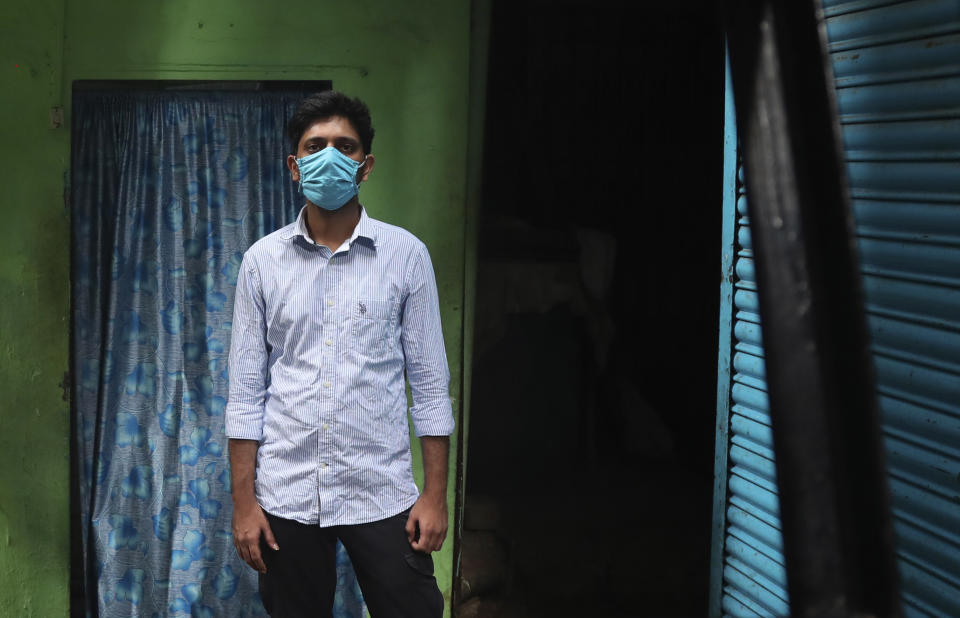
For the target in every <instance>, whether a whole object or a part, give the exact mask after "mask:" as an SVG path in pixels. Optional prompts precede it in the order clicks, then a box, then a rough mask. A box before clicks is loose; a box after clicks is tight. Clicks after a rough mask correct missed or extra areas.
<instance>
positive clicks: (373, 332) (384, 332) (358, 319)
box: [353, 298, 395, 360]
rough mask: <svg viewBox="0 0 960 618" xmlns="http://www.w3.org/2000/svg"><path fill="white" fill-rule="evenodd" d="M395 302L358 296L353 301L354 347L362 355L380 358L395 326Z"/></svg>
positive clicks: (374, 358)
mask: <svg viewBox="0 0 960 618" xmlns="http://www.w3.org/2000/svg"><path fill="white" fill-rule="evenodd" d="M393 309H394V303H393V301H389V300H373V299H365V298H358V299H357V300H355V301H354V303H353V349H354V351H355V352H356V353H357V354H359V355H360V356H365V357H368V358H370V359H372V360H380V359H381V358H382V357H383V356H384V354H385V352H386V346H387V341H388V340H389V338H390V334H391V333H392V332H393V328H394V319H395V318H394V311H393Z"/></svg>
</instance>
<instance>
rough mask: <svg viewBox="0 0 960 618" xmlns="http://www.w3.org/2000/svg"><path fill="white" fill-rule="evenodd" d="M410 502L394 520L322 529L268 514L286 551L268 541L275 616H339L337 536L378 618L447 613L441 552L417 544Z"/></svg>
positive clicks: (267, 595)
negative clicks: (440, 580) (410, 530)
mask: <svg viewBox="0 0 960 618" xmlns="http://www.w3.org/2000/svg"><path fill="white" fill-rule="evenodd" d="M409 514H410V511H409V509H408V510H406V511H404V512H403V513H400V514H399V515H395V516H393V517H388V518H387V519H384V520H381V521H376V522H371V523H368V524H358V525H354V526H331V527H328V528H321V527H320V526H316V525H309V524H302V523H300V522H297V521H291V520H289V519H281V518H280V517H275V516H273V515H271V514H270V513H267V519H268V520H269V522H270V528H271V529H272V530H273V536H274V537H275V538H276V539H277V545H279V546H280V550H279V551H273V550H272V549H270V548H269V547H267V545H266V543H264V542H263V541H262V540H261V543H260V549H261V552H262V553H263V561H264V563H265V564H266V566H267V572H266V573H261V574H260V596H261V597H262V599H263V605H264V607H265V608H266V610H267V612H268V613H269V614H270V616H272V618H314V617H322V618H332V616H333V596H334V592H335V591H336V588H337V568H336V552H337V539H339V540H340V542H341V543H343V546H344V547H345V548H346V550H347V553H348V554H349V555H350V561H351V562H352V563H353V570H354V572H356V574H357V581H358V582H359V583H360V590H361V591H362V592H363V600H364V602H365V603H366V604H367V609H368V610H370V616H371V618H394V617H395V618H434V617H436V618H440V617H441V616H442V615H443V595H441V594H440V589H439V588H438V587H437V580H436V579H435V578H434V577H433V558H431V557H430V554H425V553H423V552H418V551H414V550H413V548H411V547H410V543H409V542H408V541H407V532H406V530H405V529H404V527H405V526H406V523H407V517H408V515H409Z"/></svg>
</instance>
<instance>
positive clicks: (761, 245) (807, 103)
mask: <svg viewBox="0 0 960 618" xmlns="http://www.w3.org/2000/svg"><path fill="white" fill-rule="evenodd" d="M722 5H723V9H724V10H723V12H724V18H725V25H726V30H727V37H728V42H729V49H730V59H731V68H732V74H733V89H734V99H735V102H736V107H737V124H738V126H739V128H740V136H741V148H742V153H743V162H744V179H745V182H746V188H747V198H748V210H749V216H750V223H751V229H752V238H753V244H754V252H755V257H756V270H757V287H758V293H759V297H760V314H761V319H762V322H763V337H764V348H765V350H766V352H767V356H766V364H767V383H768V387H769V394H770V414H771V419H772V423H773V437H774V447H775V449H776V462H777V479H778V484H779V488H780V507H781V508H780V510H781V523H782V526H783V536H784V555H785V558H786V563H787V564H786V567H787V579H788V592H789V595H790V606H791V613H792V615H793V616H798V617H806V616H854V615H856V616H860V615H869V616H898V615H900V599H899V590H898V583H897V570H896V562H895V558H894V553H893V534H892V526H891V515H890V507H889V496H888V490H887V486H886V473H885V470H886V468H885V465H884V455H883V449H882V444H881V439H880V423H879V414H878V410H877V405H876V400H875V394H874V381H873V369H872V367H873V364H872V359H871V355H870V350H869V337H868V331H867V326H866V318H865V314H864V304H863V299H862V293H861V282H860V275H859V266H858V260H857V253H856V240H855V237H854V232H853V230H854V227H853V217H852V213H851V208H850V202H849V195H848V191H847V186H846V174H845V169H844V166H843V159H842V148H841V142H840V128H839V123H838V120H837V117H836V105H835V100H834V99H835V94H834V87H833V78H832V70H831V68H830V64H829V58H828V57H827V54H826V51H825V50H826V36H825V30H824V26H823V19H822V9H821V6H820V2H819V1H818V0H782V1H776V0H756V1H749V0H739V1H737V0H726V1H724V2H723V3H722Z"/></svg>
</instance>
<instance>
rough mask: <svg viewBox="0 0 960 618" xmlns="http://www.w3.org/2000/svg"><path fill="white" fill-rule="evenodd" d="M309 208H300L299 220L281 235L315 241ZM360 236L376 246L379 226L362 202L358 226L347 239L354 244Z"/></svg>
mask: <svg viewBox="0 0 960 618" xmlns="http://www.w3.org/2000/svg"><path fill="white" fill-rule="evenodd" d="M307 208H308V206H307V205H304V207H303V208H301V209H300V214H298V215H297V220H296V221H295V222H293V223H292V224H291V225H288V226H287V229H286V230H284V232H283V234H282V235H281V237H282V238H283V239H284V240H290V239H292V238H296V237H297V236H302V237H303V238H304V240H306V241H307V242H309V243H313V239H312V238H310V234H309V233H308V232H307V221H306V218H307ZM358 238H365V239H367V240H369V241H370V243H371V244H372V245H373V246H374V248H376V246H377V228H376V226H375V225H374V222H373V219H371V218H370V216H369V215H368V214H367V209H366V208H364V207H363V205H362V204H361V205H360V221H358V222H357V226H356V227H355V228H353V234H351V235H350V238H349V239H347V243H348V244H351V245H352V244H353V241H355V240H356V239H358Z"/></svg>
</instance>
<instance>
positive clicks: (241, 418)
mask: <svg viewBox="0 0 960 618" xmlns="http://www.w3.org/2000/svg"><path fill="white" fill-rule="evenodd" d="M224 417H225V418H224V433H226V435H227V437H228V438H230V439H231V440H256V441H257V442H260V440H261V439H263V408H262V407H243V408H241V407H239V406H236V407H232V406H230V405H227V410H226V412H225V413H224Z"/></svg>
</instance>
